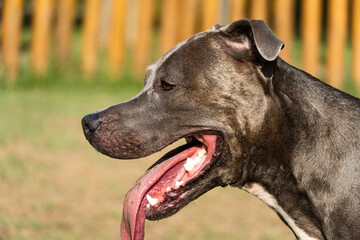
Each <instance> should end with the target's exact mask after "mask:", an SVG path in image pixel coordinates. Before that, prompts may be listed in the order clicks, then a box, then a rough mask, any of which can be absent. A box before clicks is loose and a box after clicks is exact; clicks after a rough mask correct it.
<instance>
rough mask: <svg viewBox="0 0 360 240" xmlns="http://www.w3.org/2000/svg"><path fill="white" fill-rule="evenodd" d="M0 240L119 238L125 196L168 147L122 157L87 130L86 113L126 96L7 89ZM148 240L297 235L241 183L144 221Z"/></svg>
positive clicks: (0, 142)
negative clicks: (99, 148)
mask: <svg viewBox="0 0 360 240" xmlns="http://www.w3.org/2000/svg"><path fill="white" fill-rule="evenodd" d="M1 94H2V99H3V101H0V111H1V112H2V113H7V114H5V115H2V117H1V120H0V122H1V124H0V125H2V127H0V194H1V197H0V239H1V240H20V239H34V240H35V239H36V240H41V239H55V240H56V239H70V240H71V239H120V234H119V228H120V221H121V214H122V213H121V212H122V202H123V199H124V196H125V194H126V192H127V191H128V190H129V189H130V187H131V185H132V184H133V183H134V182H135V180H136V179H137V178H138V177H139V176H140V175H141V174H142V173H143V172H144V171H145V170H146V169H147V168H148V167H149V166H150V165H151V164H152V163H153V162H154V161H155V160H156V159H157V158H159V157H160V156H161V155H162V154H163V153H164V152H162V153H158V154H155V155H154V156H150V157H147V158H144V159H140V160H133V161H119V160H114V159H110V158H108V157H106V156H103V155H101V154H100V153H97V152H96V151H95V150H94V149H92V148H91V146H90V145H89V144H88V143H87V142H86V140H85V138H84V137H83V135H82V130H81V126H80V120H81V117H82V116H83V115H85V114H86V113H89V112H92V111H95V110H96V109H99V108H102V107H105V106H107V105H110V104H113V103H115V102H118V101H120V100H121V101H122V100H124V99H126V98H127V95H126V94H124V95H122V97H119V96H118V95H117V94H114V93H103V92H101V93H97V92H93V93H88V92H81V93H78V92H71V91H70V92H68V93H66V94H64V92H63V91H60V90H46V91H44V90H36V91H26V92H24V91H15V90H12V91H10V92H2V93H1ZM145 239H158V240H175V239H178V240H180V239H181V240H186V239H189V240H190V239H191V240H194V239H195V240H196V239H199V240H201V239H207V240H211V239H224V240H230V239H247V240H270V239H280V240H281V239H295V238H294V236H293V234H292V232H291V231H290V230H289V229H288V228H287V227H286V226H285V225H284V224H283V223H282V222H281V221H280V219H279V217H278V216H277V215H276V214H275V213H274V212H273V211H272V210H270V209H269V208H268V207H267V206H266V205H265V204H263V203H262V202H261V201H259V200H257V199H256V198H255V197H252V196H250V195H249V194H247V193H245V192H244V191H241V190H239V189H235V188H231V187H226V188H217V189H214V190H212V191H210V192H208V193H206V194H205V195H203V196H202V197H200V198H199V199H198V200H196V201H194V202H192V203H191V204H189V205H188V206H187V207H185V208H184V209H183V210H181V211H180V212H179V213H178V214H176V215H175V216H172V217H170V218H168V219H165V220H161V221H158V222H149V221H147V222H146V234H145Z"/></svg>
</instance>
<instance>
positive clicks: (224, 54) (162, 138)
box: [82, 19, 283, 239]
mask: <svg viewBox="0 0 360 240" xmlns="http://www.w3.org/2000/svg"><path fill="white" fill-rule="evenodd" d="M282 47H283V42H281V41H280V40H279V39H277V38H276V37H275V36H274V35H273V34H272V32H271V30H270V29H269V28H268V27H267V25H266V24H265V23H264V22H263V21H249V20H247V19H243V20H239V21H236V22H233V23H231V24H229V25H227V26H224V27H222V26H219V25H215V26H214V27H213V28H212V29H211V30H208V31H206V32H202V33H199V34H196V35H195V36H193V37H191V38H190V39H188V40H186V41H184V42H181V43H179V44H177V45H176V46H175V47H173V48H172V49H171V50H170V51H169V52H167V53H166V54H165V55H164V56H162V57H161V58H160V59H159V60H158V61H157V62H155V63H154V64H152V65H151V66H149V67H148V69H147V70H146V74H145V84H144V88H143V90H142V91H141V92H140V93H139V95H137V96H136V97H134V98H132V99H130V100H129V101H127V102H124V103H120V104H117V105H114V106H111V107H109V108H107V109H104V110H101V111H98V112H96V113H93V114H90V115H87V116H85V117H84V118H83V120H82V124H83V128H84V133H85V136H86V138H87V139H88V141H89V142H90V144H91V145H92V146H93V147H94V148H95V149H97V150H98V151H99V152H101V153H103V154H106V155H108V156H110V157H114V158H120V159H133V158H140V157H145V156H148V155H150V154H152V153H154V152H157V151H159V150H161V149H163V148H164V147H166V146H168V145H169V144H171V143H173V142H175V141H177V140H179V139H181V138H185V139H186V141H187V144H186V145H185V146H182V147H180V148H178V149H175V150H173V151H171V152H169V153H168V154H166V155H165V156H164V157H163V158H161V159H160V160H159V161H157V162H156V163H155V164H154V165H153V166H152V167H151V168H150V169H149V170H148V171H147V172H146V173H145V174H144V175H143V176H142V177H141V178H140V179H139V180H138V181H137V183H136V184H135V185H134V187H133V188H132V189H131V190H130V191H129V193H128V194H127V196H126V200H125V203H124V213H123V223H122V236H123V238H124V239H127V238H131V239H141V238H142V237H143V227H144V220H145V218H147V219H151V220H153V219H161V218H164V217H167V216H170V215H172V214H174V213H176V212H177V211H178V210H179V209H180V208H182V207H184V206H185V205H186V204H188V203H189V202H190V201H192V200H194V199H196V198H197V197H199V196H200V195H202V194H203V193H205V192H207V191H208V190H210V189H212V188H214V187H216V186H226V185H228V184H233V183H235V182H239V181H240V182H241V181H244V179H245V178H246V172H247V170H248V168H249V167H250V164H249V161H250V160H249V156H250V155H249V151H251V149H249V146H250V145H251V142H252V141H256V140H257V135H259V134H262V132H263V131H265V130H264V129H265V128H266V127H265V128H264V125H266V124H268V123H265V121H266V120H267V116H268V114H269V109H270V106H271V103H270V101H269V99H268V95H270V92H271V91H272V86H271V78H272V75H273V72H274V69H275V61H274V60H275V59H276V58H277V56H278V54H279V52H280V50H281V48H282Z"/></svg>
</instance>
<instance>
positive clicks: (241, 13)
mask: <svg viewBox="0 0 360 240" xmlns="http://www.w3.org/2000/svg"><path fill="white" fill-rule="evenodd" d="M244 17H245V0H231V3H230V20H231V22H233V21H236V20H239V19H241V18H244Z"/></svg>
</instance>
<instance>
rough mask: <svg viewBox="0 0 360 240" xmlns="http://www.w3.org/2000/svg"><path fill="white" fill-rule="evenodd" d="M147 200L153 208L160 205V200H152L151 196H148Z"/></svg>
mask: <svg viewBox="0 0 360 240" xmlns="http://www.w3.org/2000/svg"><path fill="white" fill-rule="evenodd" d="M146 199H147V200H148V202H149V204H150V205H151V206H154V205H155V204H157V203H158V199H157V198H152V197H151V196H150V195H149V194H147V195H146Z"/></svg>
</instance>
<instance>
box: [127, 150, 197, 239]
mask: <svg viewBox="0 0 360 240" xmlns="http://www.w3.org/2000/svg"><path fill="white" fill-rule="evenodd" d="M197 150H198V147H191V148H189V149H186V150H185V151H183V152H180V153H179V154H177V155H175V156H173V157H172V158H170V159H168V160H166V161H165V162H163V163H161V164H159V165H157V166H155V167H154V168H152V169H151V170H149V171H148V172H145V173H144V175H143V176H141V177H140V178H139V179H138V180H137V181H136V183H135V184H134V186H133V187H132V188H131V189H130V191H129V192H128V193H127V194H126V197H125V200H124V207H123V216H122V220H121V230H120V234H121V239H122V240H141V239H144V226H145V205H146V204H147V200H143V199H144V197H145V194H146V193H147V192H148V191H149V189H150V188H151V187H152V186H153V185H154V184H155V183H156V182H157V181H158V180H159V179H160V178H161V177H162V176H163V175H164V174H165V173H166V172H167V171H168V170H169V169H170V168H172V167H173V166H175V165H176V164H177V163H179V162H180V161H183V160H186V159H187V158H188V157H190V156H192V155H193V154H195V152H196V151H197Z"/></svg>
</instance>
